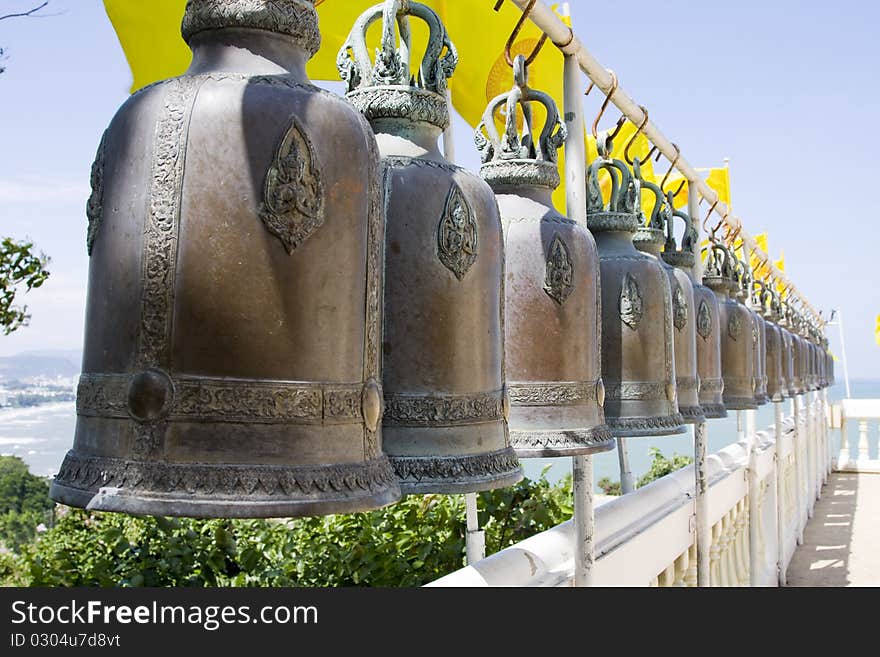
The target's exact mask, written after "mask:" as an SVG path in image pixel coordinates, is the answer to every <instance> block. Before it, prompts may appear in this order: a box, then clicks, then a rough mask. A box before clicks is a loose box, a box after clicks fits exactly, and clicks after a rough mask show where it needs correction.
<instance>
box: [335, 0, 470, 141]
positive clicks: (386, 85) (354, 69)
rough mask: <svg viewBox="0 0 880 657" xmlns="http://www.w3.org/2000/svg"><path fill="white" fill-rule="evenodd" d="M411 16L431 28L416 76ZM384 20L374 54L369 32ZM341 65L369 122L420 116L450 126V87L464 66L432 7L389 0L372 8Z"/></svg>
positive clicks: (347, 46) (350, 95)
mask: <svg viewBox="0 0 880 657" xmlns="http://www.w3.org/2000/svg"><path fill="white" fill-rule="evenodd" d="M410 17H412V18H417V19H419V20H421V21H424V22H425V23H426V24H427V25H428V29H429V36H428V43H427V46H426V48H425V55H424V57H423V58H422V61H421V62H420V63H419V66H418V72H417V73H416V75H413V74H412V73H411V69H412V61H411V59H412V57H413V50H412V33H411V30H410V25H409V18H410ZM379 20H381V21H382V41H381V44H380V45H379V47H378V48H376V52H375V57H373V58H371V57H370V52H369V48H368V46H367V30H369V28H370V26H371V25H373V23H375V22H377V21H379ZM398 33H399V36H400V38H399V39H398ZM336 66H337V68H338V70H339V75H340V77H341V78H342V80H343V81H344V82H345V83H346V85H347V87H348V93H347V95H346V97H347V98H348V100H349V101H350V102H351V103H352V104H354V106H355V107H357V108H358V109H359V110H360V111H361V112H362V113H363V114H364V116H366V117H367V119H368V120H369V121H371V122H372V121H374V120H379V119H407V120H418V121H424V122H427V123H430V124H431V125H434V126H436V127H437V128H440V129H441V130H445V129H446V128H447V127H448V126H449V109H448V105H447V99H446V89H447V81H448V80H449V78H451V77H452V75H453V73H454V72H455V69H456V67H457V66H458V51H457V50H456V49H455V45H454V44H453V43H452V40H451V39H450V38H449V35H448V33H447V32H446V27H445V26H444V25H443V22H442V21H441V20H440V17H439V16H438V15H437V14H436V13H435V12H434V10H433V9H431V8H430V7H427V6H426V5H423V4H420V3H418V2H410V1H409V0H386V2H384V3H383V4H379V5H375V6H374V7H371V8H370V9H367V10H366V11H365V12H364V13H363V14H361V15H360V17H359V18H358V19H357V21H356V22H355V24H354V28H353V29H352V31H351V33H350V35H349V37H348V39H347V40H346V41H345V43H344V44H343V46H342V49H341V50H340V51H339V55H338V57H337V59H336Z"/></svg>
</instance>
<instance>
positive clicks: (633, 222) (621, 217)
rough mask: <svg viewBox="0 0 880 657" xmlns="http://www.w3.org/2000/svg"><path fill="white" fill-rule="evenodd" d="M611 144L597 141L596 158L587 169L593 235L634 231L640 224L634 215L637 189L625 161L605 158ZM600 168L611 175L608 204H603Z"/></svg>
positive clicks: (588, 225) (588, 221)
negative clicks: (598, 149)
mask: <svg viewBox="0 0 880 657" xmlns="http://www.w3.org/2000/svg"><path fill="white" fill-rule="evenodd" d="M610 146H611V145H610V144H607V145H603V144H602V143H601V142H600V154H599V157H598V158H596V159H595V160H594V161H593V163H592V164H590V168H589V170H588V171H587V227H588V228H589V229H590V232H592V233H593V234H594V235H595V234H597V233H611V232H623V233H632V234H635V232H636V231H637V230H638V229H639V226H640V225H641V222H640V220H639V216H638V215H637V214H636V208H637V206H638V203H639V190H638V187H637V185H636V181H635V180H634V179H633V176H632V174H631V173H630V170H629V167H627V165H626V163H625V162H622V161H621V160H615V159H606V157H605V152H610V150H608V151H606V149H608V148H609V147H610ZM602 171H605V172H606V173H607V174H608V175H609V176H610V178H611V193H610V195H609V198H608V203H605V200H604V198H603V196H602V186H601V185H600V183H599V174H600V172H602Z"/></svg>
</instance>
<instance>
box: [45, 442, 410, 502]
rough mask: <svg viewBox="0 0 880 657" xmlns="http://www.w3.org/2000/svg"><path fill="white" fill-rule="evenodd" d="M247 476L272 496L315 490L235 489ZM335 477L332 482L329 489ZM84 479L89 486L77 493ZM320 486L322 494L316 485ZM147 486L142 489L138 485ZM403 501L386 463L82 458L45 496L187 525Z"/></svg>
mask: <svg viewBox="0 0 880 657" xmlns="http://www.w3.org/2000/svg"><path fill="white" fill-rule="evenodd" d="M65 465H67V466H68V467H70V468H71V471H72V476H64V475H65V470H64V468H65ZM175 471H176V472H175ZM230 471H232V472H233V473H234V474H233V475H232V476H230ZM236 471H238V472H236ZM267 473H268V474H267ZM248 474H253V476H254V477H255V478H257V479H259V477H260V476H262V477H263V479H267V480H268V481H270V482H271V483H274V486H273V489H272V490H273V491H276V490H278V488H279V482H280V481H281V480H282V479H284V480H285V481H286V482H294V483H293V486H289V487H291V488H293V487H300V485H301V484H300V482H302V481H305V480H307V479H309V478H310V477H311V479H312V480H313V485H312V486H310V490H309V491H308V492H306V491H302V489H301V488H300V490H301V491H302V492H301V493H300V494H299V495H297V494H295V493H288V492H286V491H283V489H282V492H281V493H275V492H273V493H268V494H261V495H254V494H253V492H250V493H249V492H247V491H246V490H243V489H242V488H240V487H238V486H237V485H238V484H239V483H240V480H241V479H242V478H244V477H246V475H248ZM334 474H335V475H336V476H335V482H334V483H331V481H330V480H331V479H333V478H334V477H333V476H332V475H334ZM187 475H190V476H191V477H192V479H190V481H185V479H186V477H187ZM212 475H213V478H212ZM59 476H61V478H59ZM81 477H83V478H84V481H85V482H87V483H86V484H85V485H83V486H78V485H75V484H76V483H77V479H79V478H81ZM318 479H320V484H321V486H323V490H321V487H320V486H319V484H318V483H315V482H316V481H317V480H318ZM129 480H131V482H132V483H131V484H128V481H129ZM145 481H146V482H147V484H146V485H142V484H143V482H145ZM157 481H163V482H172V483H173V487H172V488H171V489H170V490H167V491H161V490H158V489H157V488H156V487H154V486H152V485H151V484H155V482H157ZM260 482H261V483H262V480H260ZM200 488H201V490H199V489H200ZM218 489H220V490H219V491H218ZM254 490H256V486H255V487H254ZM264 490H265V484H264ZM309 495H311V496H312V497H308V496H309ZM401 495H402V493H401V491H400V487H399V484H398V482H397V479H396V477H395V476H394V472H393V470H392V466H391V463H390V462H389V460H388V458H387V457H386V456H380V457H379V458H376V459H373V460H369V461H363V462H356V463H341V464H318V465H309V466H304V465H295V466H285V465H256V464H253V465H242V464H229V463H215V464H204V463H193V464H185V463H164V462H162V463H159V462H146V461H135V460H127V459H120V458H114V457H102V456H83V455H79V454H76V453H74V452H72V451H70V452H68V453H67V455H66V456H65V459H64V462H63V463H62V465H61V469H59V473H58V475H56V476H55V479H54V480H53V481H52V485H51V487H50V490H49V497H50V498H51V499H52V500H54V501H56V502H60V503H61V504H66V505H68V506H74V507H77V508H82V509H87V510H94V511H107V512H116V513H126V514H130V515H162V516H171V517H191V518H292V517H303V516H316V515H329V514H333V513H355V512H358V511H368V510H371V509H376V508H380V507H382V506H387V505H388V504H393V503H394V502H396V501H397V500H399V499H400V497H401ZM343 509H345V510H343Z"/></svg>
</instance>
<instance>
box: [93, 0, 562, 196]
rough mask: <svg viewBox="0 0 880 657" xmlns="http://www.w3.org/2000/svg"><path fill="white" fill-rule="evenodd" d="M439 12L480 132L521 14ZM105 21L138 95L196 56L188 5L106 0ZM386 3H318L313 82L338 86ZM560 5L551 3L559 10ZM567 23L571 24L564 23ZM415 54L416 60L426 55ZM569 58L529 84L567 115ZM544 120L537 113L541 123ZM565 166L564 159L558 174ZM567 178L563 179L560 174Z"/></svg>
mask: <svg viewBox="0 0 880 657" xmlns="http://www.w3.org/2000/svg"><path fill="white" fill-rule="evenodd" d="M421 2H422V3H423V4H426V5H428V6H430V7H431V8H432V9H434V11H436V12H437V13H438V15H439V16H440V18H441V19H442V20H443V22H444V24H445V25H446V28H447V30H448V32H449V36H450V38H451V39H452V42H453V43H454V44H455V47H456V49H457V50H458V54H459V60H460V63H459V66H458V68H457V69H456V71H455V74H454V75H453V77H452V79H451V80H450V85H449V88H450V91H451V94H452V102H453V105H454V106H455V108H456V110H457V111H458V112H459V114H461V116H462V117H463V118H464V119H465V121H467V122H468V123H469V124H470V125H471V126H474V127H476V126H477V125H478V124H479V122H480V120H481V118H482V116H483V112H484V111H485V109H486V106H487V105H488V103H489V101H491V100H492V99H493V98H495V97H496V96H498V95H501V94H503V93H506V92H507V91H509V90H510V89H511V88H512V86H513V72H512V69H511V68H510V66H508V64H507V62H506V61H505V56H504V46H505V44H506V43H507V38H508V36H509V35H510V33H511V32H512V31H513V27H514V26H515V25H516V22H517V20H519V17H520V16H521V15H522V14H521V12H520V10H519V9H517V8H516V7H515V6H514V5H513V4H512V3H504V5H503V6H502V7H501V9H500V11H498V12H495V11H494V10H493V3H491V2H488V1H487V2H473V1H472V0H421ZM104 4H105V7H106V9H107V15H108V16H109V17H110V20H111V21H112V22H113V26H114V28H115V29H116V33H117V35H118V37H119V41H120V43H121V44H122V48H123V50H124V51H125V56H126V58H127V59H128V63H129V66H130V67H131V70H132V75H133V79H134V82H133V84H132V92H134V91H136V90H137V89H140V88H141V87H143V86H146V85H147V84H150V83H152V82H155V81H156V80H162V79H165V78H170V77H174V76H176V75H180V74H181V73H183V72H184V71H185V70H186V68H187V67H188V66H189V63H190V61H191V53H190V51H189V48H188V47H187V46H186V44H185V43H184V41H183V39H182V37H181V36H180V23H181V19H182V17H183V12H184V9H185V6H186V0H151V1H150V2H144V1H143V0H104ZM377 4H381V2H380V0H317V1H316V2H315V6H316V8H317V10H318V18H319V22H320V29H321V49H320V51H319V52H318V53H317V54H316V55H315V56H314V57H313V58H312V59H311V61H309V63H308V65H307V68H306V70H307V72H308V75H309V77H310V78H312V79H313V80H332V81H338V80H339V73H338V71H337V69H336V56H337V54H338V52H339V50H340V48H342V44H343V43H344V42H345V40H346V38H347V37H348V35H349V33H350V32H351V29H352V27H353V26H354V23H355V21H356V20H357V18H358V17H359V16H360V15H361V13H363V12H364V11H365V10H367V9H369V8H370V7H372V6H375V5H377ZM556 7H557V5H553V8H554V9H556ZM563 20H566V21H568V19H563ZM411 24H412V25H411V26H412V32H413V43H414V44H425V43H427V26H425V25H424V24H423V22H422V21H411ZM541 34H542V32H541V31H540V30H539V29H538V28H537V27H536V26H535V25H534V24H533V23H532V22H531V21H528V20H527V21H526V22H525V24H524V25H523V28H522V30H521V31H520V33H519V36H518V37H517V40H516V41H515V42H514V44H513V46H512V48H511V53H512V56H514V57H515V56H516V55H518V54H524V55H528V54H529V53H531V52H532V49H533V48H534V47H535V46H536V45H537V43H538V40H539V38H540V37H541ZM380 38H381V27H380V26H379V24H378V23H377V24H374V25H373V26H372V27H371V30H370V32H369V35H368V47H369V49H370V51H371V52H372V49H374V48H375V47H376V46H377V45H378V43H379V39H380ZM422 54H423V53H422V52H421V51H419V50H416V52H415V53H414V55H415V56H414V58H413V59H414V60H416V61H417V60H418V59H420V58H421V56H422ZM562 69H563V56H562V53H561V52H560V51H559V49H558V48H555V47H554V46H553V45H552V44H551V43H549V42H548V43H546V44H545V46H544V48H543V50H542V51H541V53H540V55H538V57H537V59H536V60H535V61H534V62H533V63H532V64H531V65H530V66H529V86H531V87H532V88H534V89H539V90H541V91H543V92H545V93H547V94H549V95H550V96H551V97H552V98H553V99H554V100H555V101H556V103H557V105H558V106H559V111H560V113H562V112H563V111H564V109H563V93H562V78H563V74H562ZM544 118H545V116H544V114H543V112H540V111H536V112H535V121H536V123H537V122H540V121H543V120H544ZM562 167H564V161H563V158H562V153H560V170H562ZM562 178H563V180H564V179H565V176H564V175H563V176H562ZM554 199H555V200H556V202H557V204H558V205H559V204H561V206H562V207H564V199H565V192H564V190H563V189H562V187H560V189H559V190H557V194H556V195H555V196H554Z"/></svg>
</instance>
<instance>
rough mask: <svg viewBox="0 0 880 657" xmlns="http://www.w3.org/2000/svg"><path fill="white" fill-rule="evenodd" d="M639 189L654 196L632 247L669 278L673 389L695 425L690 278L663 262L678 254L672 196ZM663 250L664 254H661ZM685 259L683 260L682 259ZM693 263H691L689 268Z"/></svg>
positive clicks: (699, 417)
mask: <svg viewBox="0 0 880 657" xmlns="http://www.w3.org/2000/svg"><path fill="white" fill-rule="evenodd" d="M633 166H634V167H635V170H636V176H637V177H638V176H639V174H640V168H639V164H638V160H636V161H635V162H634V164H633ZM639 183H640V187H641V188H643V189H647V190H648V191H649V192H651V193H652V194H653V195H654V199H655V201H654V209H653V211H652V213H651V216H650V218H648V219H647V220H646V221H645V222H644V223H643V224H642V225H641V226H640V227H639V230H638V231H637V232H636V234H635V236H634V237H633V244H635V247H636V248H637V249H638V250H639V251H642V252H643V253H648V254H650V255H652V256H654V257H655V258H657V261H658V263H659V264H660V266H661V267H662V269H663V271H664V272H665V273H666V276H667V278H668V279H669V289H670V291H671V303H672V327H673V331H672V335H673V353H674V354H675V386H676V394H677V397H678V410H679V412H680V413H681V415H682V417H683V418H684V421H685V422H688V423H691V424H697V423H699V422H705V420H706V416H705V415H704V414H703V409H702V408H701V407H700V379H699V377H698V376H697V330H696V323H695V321H694V319H695V316H694V307H695V303H694V286H693V284H692V283H691V279H690V277H689V276H688V275H687V274H686V273H685V272H684V271H682V270H681V269H677V268H676V267H674V266H673V265H672V264H670V263H669V262H668V261H667V257H671V258H672V259H673V261H675V259H676V258H675V257H676V256H678V255H680V254H678V253H674V251H675V244H674V243H670V241H669V239H670V238H669V236H670V235H671V232H670V231H671V230H672V221H673V212H674V209H673V205H672V197H671V196H670V197H668V198H666V197H664V196H663V192H662V191H661V189H660V187H658V186H657V185H655V184H654V183H652V182H649V181H646V180H643V179H641V178H639ZM664 248H666V249H667V251H668V253H662V254H661V249H664ZM685 259H687V257H686V256H685ZM692 264H693V262H691V265H692Z"/></svg>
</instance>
